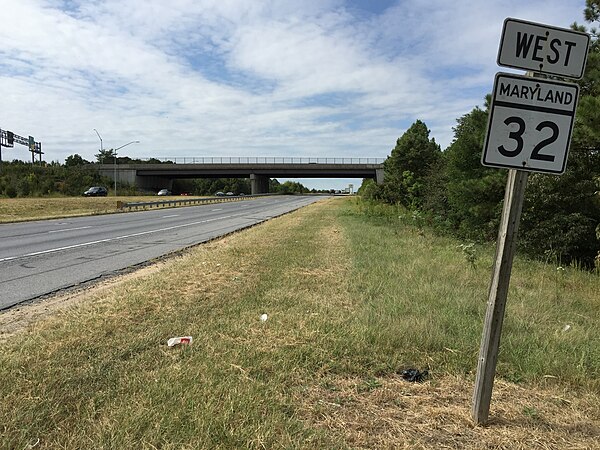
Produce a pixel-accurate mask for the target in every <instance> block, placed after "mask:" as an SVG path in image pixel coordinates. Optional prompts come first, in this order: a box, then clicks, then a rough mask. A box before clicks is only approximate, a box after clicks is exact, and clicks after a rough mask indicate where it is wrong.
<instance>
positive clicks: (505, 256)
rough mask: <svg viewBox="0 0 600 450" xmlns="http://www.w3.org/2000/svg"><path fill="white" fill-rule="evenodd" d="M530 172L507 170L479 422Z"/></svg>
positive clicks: (476, 398)
mask: <svg viewBox="0 0 600 450" xmlns="http://www.w3.org/2000/svg"><path fill="white" fill-rule="evenodd" d="M528 175H529V173H528V172H525V171H522V170H514V169H511V170H510V171H509V172H508V181H507V182H506V192H505V194H504V208H503V210H502V221H501V222H500V228H499V230H498V241H497V244H496V257H495V259H494V269H493V272H492V281H491V283H490V292H489V296H488V303H487V311H486V315H485V323H484V326H483V336H482V338H481V348H480V350H479V360H478V362H477V378H476V379H475V391H474V394H473V420H475V422H477V423H478V424H484V423H486V422H487V419H488V413H489V410H490V401H491V399H492V387H493V385H494V375H495V373H496V362H497V360H498V347H499V346H500V334H501V333H502V321H503V319H504V306H505V305H506V297H507V296H508V286H509V284H510V272H511V270H512V263H513V256H514V253H515V248H516V245H517V232H518V230H519V220H520V218H521V209H522V207H523V198H524V196H525V186H527V177H528Z"/></svg>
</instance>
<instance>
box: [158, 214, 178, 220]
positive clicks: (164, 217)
mask: <svg viewBox="0 0 600 450" xmlns="http://www.w3.org/2000/svg"><path fill="white" fill-rule="evenodd" d="M170 217H179V214H171V215H168V216H162V218H163V219H169V218H170Z"/></svg>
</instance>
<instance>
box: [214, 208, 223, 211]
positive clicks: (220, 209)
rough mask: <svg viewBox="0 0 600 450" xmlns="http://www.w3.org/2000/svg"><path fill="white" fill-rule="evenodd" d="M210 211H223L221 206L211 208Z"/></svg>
mask: <svg viewBox="0 0 600 450" xmlns="http://www.w3.org/2000/svg"><path fill="white" fill-rule="evenodd" d="M211 211H223V208H217V209H211Z"/></svg>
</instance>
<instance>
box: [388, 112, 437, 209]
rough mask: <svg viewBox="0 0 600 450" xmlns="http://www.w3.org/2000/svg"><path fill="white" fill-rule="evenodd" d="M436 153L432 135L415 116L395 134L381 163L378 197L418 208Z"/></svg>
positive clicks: (435, 159)
mask: <svg viewBox="0 0 600 450" xmlns="http://www.w3.org/2000/svg"><path fill="white" fill-rule="evenodd" d="M440 156H441V150H440V146H439V145H438V144H436V142H435V139H433V138H432V139H429V130H428V129H427V125H425V123H424V122H422V121H420V120H417V121H416V122H415V123H413V124H412V125H411V126H410V128H409V129H408V130H406V132H405V133H404V134H403V135H402V136H401V137H400V138H398V140H397V141H396V146H395V147H394V149H393V150H392V153H391V155H390V156H389V158H387V160H386V161H385V163H384V170H385V182H384V184H383V187H382V193H381V195H382V198H383V199H384V200H385V201H387V202H388V203H398V202H399V203H402V204H403V205H405V206H407V207H410V208H418V207H419V206H420V205H421V204H422V201H423V186H424V179H425V177H426V176H427V175H428V174H429V171H430V169H431V167H432V166H433V165H434V164H435V163H436V161H437V160H438V159H439V158H440Z"/></svg>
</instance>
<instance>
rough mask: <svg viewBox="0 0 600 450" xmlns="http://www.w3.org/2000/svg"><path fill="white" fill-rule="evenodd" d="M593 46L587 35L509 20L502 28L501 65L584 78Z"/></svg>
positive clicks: (499, 56) (499, 60) (499, 51)
mask: <svg viewBox="0 0 600 450" xmlns="http://www.w3.org/2000/svg"><path fill="white" fill-rule="evenodd" d="M589 45H590V36H589V34H587V33H582V32H580V31H574V30H569V29H566V28H558V27H553V26H550V25H542V24H538V23H533V22H527V21H525V20H520V19H511V18H508V19H506V20H505V21H504V28H503V29H502V38H501V39H500V48H499V50H498V65H500V66H505V67H514V68H516V69H525V70H532V71H535V72H541V73H549V74H554V75H560V76H563V77H571V78H581V77H582V76H583V70H584V68H585V61H586V59H587V54H588V47H589Z"/></svg>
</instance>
